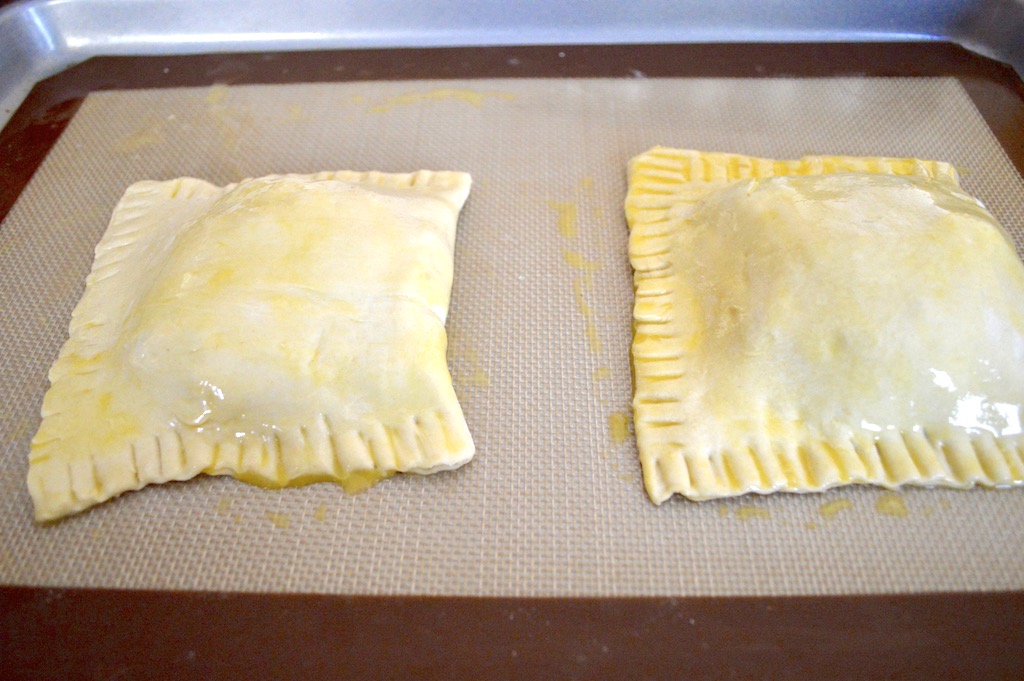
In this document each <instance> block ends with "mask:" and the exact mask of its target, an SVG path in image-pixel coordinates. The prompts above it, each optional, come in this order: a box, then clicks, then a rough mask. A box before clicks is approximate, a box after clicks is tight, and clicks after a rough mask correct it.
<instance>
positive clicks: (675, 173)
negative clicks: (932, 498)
mask: <svg viewBox="0 0 1024 681" xmlns="http://www.w3.org/2000/svg"><path fill="white" fill-rule="evenodd" d="M626 214H627V219H628V222H629V226H630V237H629V255H630V260H631V262H632V265H633V268H634V284H635V292H636V300H635V307H634V341H633V347H632V353H633V362H634V370H635V380H636V390H635V395H634V411H635V429H636V433H637V441H638V446H639V452H640V457H641V463H642V467H643V473H644V482H645V486H646V488H647V492H648V494H649V495H650V497H651V499H652V500H653V501H654V502H656V503H661V502H663V501H665V500H666V499H668V498H670V497H671V496H672V495H673V494H680V495H683V496H685V497H688V498H690V499H694V500H702V499H711V498H716V497H726V496H734V495H739V494H744V493H747V492H760V493H770V492H775V491H787V492H810V491H817V490H823V489H826V488H829V487H834V486H837V485H846V484H852V483H862V484H875V485H881V486H884V487H889V488H894V487H898V486H900V485H903V484H914V485H926V486H930V485H941V486H951V487H960V488H966V487H971V486H973V485H975V484H981V485H986V486H997V487H998V486H1011V485H1019V484H1021V482H1022V481H1024V464H1022V459H1021V446H1022V444H1024V435H1022V427H1021V419H1022V415H1021V408H1022V405H1024V267H1022V265H1021V262H1020V260H1019V258H1018V256H1017V254H1016V253H1015V251H1014V248H1013V246H1012V244H1011V242H1010V240H1009V238H1008V236H1007V234H1006V233H1005V232H1004V230H1003V229H1002V228H1001V227H1000V226H999V225H998V224H997V222H996V221H995V219H994V218H993V217H992V216H991V215H990V214H989V213H988V212H987V211H986V210H985V208H984V207H983V206H982V205H981V204H980V203H979V202H978V201H977V200H975V199H973V198H972V197H970V196H968V195H967V194H965V193H964V192H963V191H962V189H961V188H960V186H959V180H958V176H957V173H956V171H955V170H954V168H953V167H952V166H951V165H949V164H947V163H941V162H931V161H922V160H916V159H893V158H858V157H845V156H811V157H806V158H803V159H800V160H795V161H778V160H771V159H763V158H753V157H748V156H741V155H736V154H723V153H704V152H698V151H685V150H678V149H667V148H655V149H652V150H650V151H648V152H646V153H644V154H643V155H641V156H639V157H637V158H635V159H633V161H632V162H631V164H630V169H629V193H628V197H627V200H626Z"/></svg>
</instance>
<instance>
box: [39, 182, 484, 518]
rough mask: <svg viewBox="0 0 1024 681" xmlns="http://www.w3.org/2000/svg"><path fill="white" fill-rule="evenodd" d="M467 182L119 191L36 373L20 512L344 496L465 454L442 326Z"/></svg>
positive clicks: (451, 463) (171, 186)
mask: <svg viewBox="0 0 1024 681" xmlns="http://www.w3.org/2000/svg"><path fill="white" fill-rule="evenodd" d="M469 189H470V178H469V176H468V175H466V174H464V173H455V172H419V173H415V174H382V173H355V172H329V173H321V174H317V175H284V176H273V177H265V178H260V179H255V180H246V181H244V182H241V183H239V184H235V185H230V186H228V187H223V188H220V187H215V186H213V185H211V184H209V183H207V182H203V181H200V180H195V179H179V180H173V181H169V182H140V183H138V184H135V185H133V186H131V187H130V188H129V189H128V190H127V192H126V193H125V195H124V197H123V198H122V199H121V201H120V203H119V204H118V205H117V207H116V209H115V210H114V214H113V217H112V219H111V222H110V225H109V227H108V229H107V231H106V233H105V235H104V236H103V238H102V240H101V241H100V243H99V245H98V246H97V247H96V260H95V262H94V264H93V269H92V272H91V274H90V275H89V277H88V279H87V280H86V288H85V293H84V294H83V296H82V299H81V301H80V302H79V304H78V306H77V307H76V308H75V311H74V313H73V316H72V320H71V331H70V338H69V340H68V341H67V343H66V344H65V345H64V347H63V349H62V350H61V353H60V356H59V358H58V359H57V360H56V362H55V363H54V365H53V367H52V369H51V370H50V381H51V387H50V390H49V391H48V392H47V394H46V397H45V399H44V400H43V407H42V414H43V420H42V423H41V425H40V428H39V431H38V433H37V434H36V436H35V438H34V439H33V441H32V450H31V455H30V465H29V472H28V487H29V491H30V492H31V495H32V498H33V501H34V502H35V512H36V518H37V519H38V520H51V519H55V518H59V517H61V516H64V515H68V514H70V513H74V512H77V511H80V510H82V509H84V508H87V507H89V506H92V505H94V504H97V503H100V502H102V501H104V500H106V499H109V498H111V497H113V496H115V495H117V494H120V493H121V492H124V491H126V490H132V489H138V488H140V487H142V486H144V485H147V484H149V483H159V482H165V481H168V480H186V479H188V478H192V477H193V476H195V475H197V474H199V473H209V474H215V475H219V474H227V475H232V476H235V477H236V478H239V479H241V480H244V481H247V482H251V483H255V484H259V485H265V486H271V487H279V486H283V485H297V484H304V483H308V482H314V481H320V480H334V481H338V482H340V483H342V484H343V485H344V486H345V487H346V488H348V489H359V488H361V487H365V486H366V485H368V484H370V483H372V482H374V481H376V480H378V479H380V478H381V477H386V476H388V475H390V474H392V473H394V472H415V473H432V472H435V471H439V470H445V469H451V468H455V467H457V466H460V465H462V464H464V463H465V462H466V461H468V460H469V459H470V458H471V457H472V455H473V451H474V450H473V442H472V439H471V438H470V433H469V430H468V428H467V426H466V422H465V419H464V418H463V414H462V411H461V409H460V407H459V403H458V401H457V400H456V397H455V392H454V390H453V388H452V382H451V376H450V375H449V373H448V369H447V366H446V363H445V361H446V358H445V349H446V344H447V341H446V336H445V318H446V316H447V312H448V302H449V296H450V293H451V285H452V274H453V248H454V242H455V227H456V222H457V220H458V215H459V211H460V210H461V208H462V205H463V203H464V202H465V200H466V198H467V196H468V194H469Z"/></svg>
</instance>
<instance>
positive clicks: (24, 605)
mask: <svg viewBox="0 0 1024 681" xmlns="http://www.w3.org/2000/svg"><path fill="white" fill-rule="evenodd" d="M1022 625H1024V594H1021V593H957V594H952V593H946V594H915V595H871V596H828V597H773V598H761V597H758V598H749V597H730V598H557V599H554V598H464V597H425V596H387V597H374V596H322V595H303V594H243V593H204V592H173V591H123V590H105V589H43V588H31V587H0V632H2V633H0V660H2V663H0V664H2V669H0V673H2V675H3V677H4V678H11V679H14V678H19V679H22V678H23V679H36V678H38V679H42V678H47V679H49V678H88V679H99V678H103V679H109V678H118V679H128V678H131V679H139V678H185V677H188V678H203V679H221V678H224V679H227V678H250V679H255V678H265V679H320V678H346V679H377V678H380V679H389V678H393V679H398V678H403V679H407V678H416V679H455V678H488V679H511V678H531V679H574V678H577V679H583V678H601V679H610V678H630V679H667V678H685V679H698V678H711V679H746V678H750V679H753V678H759V679H783V678H803V679H806V678H830V679H862V678H863V679H888V678H899V679H904V678H920V679H949V678H957V679H1011V678H1013V679H1016V678H1021V676H1022V675H1024V626H1022Z"/></svg>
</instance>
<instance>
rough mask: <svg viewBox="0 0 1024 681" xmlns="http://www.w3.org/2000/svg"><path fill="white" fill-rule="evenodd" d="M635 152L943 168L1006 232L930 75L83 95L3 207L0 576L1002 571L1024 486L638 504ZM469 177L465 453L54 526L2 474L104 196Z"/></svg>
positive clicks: (15, 580)
mask: <svg viewBox="0 0 1024 681" xmlns="http://www.w3.org/2000/svg"><path fill="white" fill-rule="evenodd" d="M656 144H660V145H669V146H678V147H690V148H700V149H707V150H720V151H732V152H741V153H746V154H754V155H763V156H770V157H777V158H794V157H799V156H800V155H803V154H808V153H834V154H857V155H890V156H919V157H928V158H937V159H942V160H947V161H951V162H953V163H954V164H956V165H957V166H958V167H959V168H960V169H961V172H962V175H963V183H964V185H965V187H966V188H967V189H968V190H969V191H971V192H972V193H974V194H975V195H976V196H978V197H979V198H981V199H982V200H983V201H984V202H985V203H986V205H987V206H988V207H989V208H990V210H992V212H993V213H995V215H996V216H997V217H998V218H999V219H1000V220H1001V221H1002V222H1003V224H1004V225H1005V226H1006V227H1007V228H1008V230H1010V232H1011V233H1012V234H1013V235H1014V238H1015V239H1016V240H1017V243H1018V250H1020V248H1019V247H1020V244H1021V243H1024V182H1022V181H1021V178H1020V176H1019V175H1018V174H1017V172H1016V171H1015V170H1014V168H1013V166H1012V165H1011V163H1010V161H1009V160H1008V159H1007V158H1006V156H1005V154H1004V152H1003V151H1002V149H1001V148H1000V146H999V144H998V143H997V141H996V140H995V139H994V138H993V137H992V135H991V133H990V131H989V129H988V127H987V126H986V125H985V123H984V121H983V120H982V118H981V116H980V115H979V114H978V112H977V110H976V109H975V108H974V106H973V104H972V103H971V102H970V100H969V98H968V97H967V95H966V94H965V93H964V91H963V90H962V88H961V86H960V85H959V84H958V82H957V81H956V80H954V79H952V78H915V79H900V78H884V79H874V78H848V79H846V78H839V79H784V78H782V79H751V80H745V79H646V78H636V79H604V80H566V79H561V80H472V81H448V82H442V81H415V82H388V83H379V82H378V83H348V84H317V85H313V84H304V85H273V86H240V87H230V88H229V87H224V86H214V87H212V88H180V89H167V90H148V91H147V90H143V91H131V92H126V91H114V92H104V93H97V94H91V95H89V96H88V97H87V99H86V100H85V102H84V104H83V105H82V107H81V109H80V110H79V112H78V113H77V114H76V116H75V117H74V119H73V120H72V122H71V123H70V125H69V126H68V128H67V130H66V131H65V132H64V134H63V136H62V137H61V139H60V140H59V141H58V143H57V144H56V146H55V147H54V148H53V150H52V151H51V153H50V155H49V156H48V157H47V159H46V161H45V162H44V163H43V165H42V166H41V167H40V169H39V170H38V172H37V173H36V175H35V177H34V178H33V179H32V181H31V182H30V184H29V185H28V187H27V188H26V189H25V191H24V192H23V193H22V195H21V198H20V199H19V201H18V203H17V204H16V205H15V206H14V208H13V210H12V211H11V213H10V214H9V216H8V217H7V219H6V220H5V221H4V223H3V224H2V226H0V296H2V299H0V394H2V395H3V396H4V400H3V403H2V405H0V445H2V453H0V490H2V492H3V494H2V495H0V582H3V583H9V584H31V585H48V586H108V587H128V588H167V589H195V590H242V591H299V592H325V593H347V594H439V595H484V596H589V595H596V596H612V595H670V596H701V595H786V594H847V593H885V592H908V591H909V592H924V591H936V590H954V591H955V590H968V591H969V590H997V589H1020V588H1024V523H1021V522H1020V520H1021V518H1022V517H1024V490H1017V491H990V490H980V489H979V490H972V491H967V492H961V491H950V490H921V489H909V490H906V491H903V492H900V493H891V492H887V491H884V490H879V489H872V488H849V487H847V488H841V489H838V490H833V491H831V492H828V493H826V494H818V495H807V496H800V495H774V496H770V497H743V498H738V499H730V500H724V501H713V502H702V503H692V502H687V501H685V500H681V499H676V500H673V501H672V502H670V503H667V504H665V505H663V506H661V507H656V506H654V505H653V504H651V503H650V502H649V501H648V499H647V497H646V495H645V493H644V491H643V488H642V484H641V481H640V474H639V473H640V472H639V464H638V462H637V454H636V447H635V442H634V439H633V437H632V431H631V423H630V399H631V390H632V388H631V377H630V366H629V343H630V333H631V330H630V313H631V306H632V284H631V272H630V268H629V263H628V260H627V257H626V235H627V230H626V224H625V220H624V218H623V215H622V201H623V198H624V196H625V189H626V183H625V169H626V163H627V161H628V160H629V158H631V157H632V156H634V155H636V154H638V153H640V152H641V151H643V150H645V149H647V148H648V147H650V146H653V145H656ZM420 168H429V169H438V170H441V169H450V170H463V171H467V172H470V173H471V174H472V175H473V177H474V181H475V184H474V188H473V192H472V194H471V196H470V199H469V202H468V204H467V206H466V209H465V210H464V212H463V215H462V219H461V221H460V224H459V233H458V238H457V244H456V271H455V284H454V290H453V296H452V307H451V313H450V317H449V323H448V330H449V334H450V347H449V362H450V366H451V368H452V373H453V376H454V380H455V387H456V391H457V392H458V394H459V396H460V399H461V402H462V404H463V408H464V410H465V412H466V417H467V420H468V422H469V425H470V428H471V429H472V431H473V433H474V437H475V440H476V444H477V449H478V453H477V457H476V459H475V460H474V461H473V462H472V463H471V464H469V465H468V466H466V467H465V468H463V469H461V470H458V471H455V472H451V473H442V474H438V475H434V476H430V477H419V476H406V477H396V478H393V479H391V480H388V481H386V482H384V483H382V484H380V485H378V486H376V487H374V488H372V489H370V490H369V491H367V492H365V493H363V494H360V495H356V496H348V495H346V494H345V493H344V492H342V491H341V489H340V488H339V487H337V486H334V485H330V484H318V485H313V486H309V487H305V488H301V489H287V490H281V491H268V490H263V489H258V488H255V487H250V486H247V485H245V484H242V483H240V482H237V481H235V480H233V479H230V478H212V477H205V476H204V477H201V478H199V479H196V480H193V481H190V482H187V483H173V484H167V485H160V486H151V487H148V488H146V489H144V490H142V491H141V492H134V493H129V494H126V495H124V496H122V497H121V498H119V499H117V500H115V501H113V502H110V503H107V504H104V505H102V506H99V507H97V508H95V509H93V510H91V511H88V512H86V513H83V514H81V515H79V516H75V517H72V518H70V519H69V520H66V521H64V522H61V523H59V524H56V525H54V526H47V527H44V526H38V525H36V524H35V522H34V521H33V520H32V510H31V501H30V499H29V496H28V493H27V490H26V488H25V483H24V480H25V475H26V470H27V452H28V442H29V440H30V439H31V436H32V434H33V433H34V431H35V428H36V427H37V426H38V411H39V405H40V402H41V400H42V395H43V393H44V391H45V389H46V386H47V382H46V371H47V369H48V367H49V365H50V363H51V362H52V361H53V359H54V358H55V357H56V354H57V352H58V350H59V348H60V345H61V344H62V343H63V341H64V339H65V338H66V334H67V331H66V329H67V324H68V320H69V318H70V312H71V309H72V308H73V306H74V304H75V303H76V301H77V300H78V297H79V296H80V295H81V291H82V287H83V285H84V278H85V275H86V274H87V273H88V270H89V266H90V264H91V259H92V249H93V246H94V245H95V243H96V242H97V241H98V239H99V237H100V235H101V234H102V233H103V230H104V229H105V227H106V222H107V219H108V217H109V215H110V212H111V210H112V208H113V206H114V205H115V203H116V202H117V200H118V198H119V197H120V195H121V193H122V192H123V191H124V189H125V187H127V186H128V185H129V184H131V183H132V182H134V181H137V180H141V179H168V178H172V177H177V176H183V175H191V176H195V177H200V178H203V179H206V180H210V181H212V182H215V183H227V182H231V181H234V180H238V179H241V178H243V177H249V176H259V175H263V174H269V173H283V172H314V171H319V170H328V169H354V170H371V169H374V170H381V171H393V172H401V171H411V170H416V169H420Z"/></svg>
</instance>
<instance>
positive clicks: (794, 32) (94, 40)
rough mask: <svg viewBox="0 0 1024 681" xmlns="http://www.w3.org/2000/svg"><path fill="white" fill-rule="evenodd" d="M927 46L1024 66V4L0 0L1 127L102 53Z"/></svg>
mask: <svg viewBox="0 0 1024 681" xmlns="http://www.w3.org/2000/svg"><path fill="white" fill-rule="evenodd" d="M936 40H939V41H948V42H952V43H956V44H959V45H962V46H964V47H965V48H967V49H969V50H971V51H972V52H976V53H978V54H981V55H983V56H986V57H990V58H993V59H996V60H999V61H1002V62H1004V63H1006V64H1009V65H1011V66H1012V67H1013V68H1014V69H1016V71H1017V73H1018V74H1024V6H1022V5H1021V3H1019V2H1015V1H1014V0H962V1H957V0H921V1H920V2H897V3H893V2H886V1H885V0H864V1H863V2H857V3H854V4H850V3H849V2H844V1H843V0H827V1H825V2H814V1H813V0H799V1H791V2H751V1H750V0H722V1H720V2H713V3H711V2H701V1H700V0H682V1H681V2H665V1H664V0H640V1H639V2H633V3H629V4H628V5H622V4H621V3H615V2H597V1H590V2H586V1H584V2H579V1H576V2H566V3H551V2H544V1H543V0H527V1H525V2H475V1H474V0H454V1H453V2H445V3H441V4H436V3H408V2H401V1H400V0H385V1H384V2H380V1H379V0H350V1H348V2H344V3H334V2H325V1H323V0H295V1H291V2H283V1H280V0H275V1H273V2H260V3H258V4H257V5H256V6H255V7H251V6H248V5H246V4H244V3H238V2H204V1H203V0H165V1H162V2H153V1H152V0H128V1H123V0H71V1H66V0H49V1H47V0H28V1H22V2H10V3H7V4H6V5H0V62H2V65H3V68H2V69H0V124H3V123H4V122H6V120H7V118H8V117H9V116H10V115H11V114H12V113H13V112H14V110H15V108H17V105H18V104H19V103H20V102H21V100H22V99H23V98H24V97H25V95H27V94H28V91H29V90H30V89H31V87H32V86H33V85H34V84H35V83H37V82H38V81H40V80H42V79H43V78H46V77H48V76H51V75H53V74H55V73H59V72H60V71H62V70H64V69H66V68H68V67H69V66H72V65H74V64H78V63H81V62H83V61H85V60H87V59H89V58H91V57H96V56H101V55H106V56H114V55H118V56H126V55H181V54H204V53H231V52H284V51H294V50H337V49H354V48H393V47H452V46H472V45H586V44H644V43H646V44H653V43H731V42H764V43H792V42H869V41H870V42H878V41H901V42H907V41H936Z"/></svg>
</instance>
